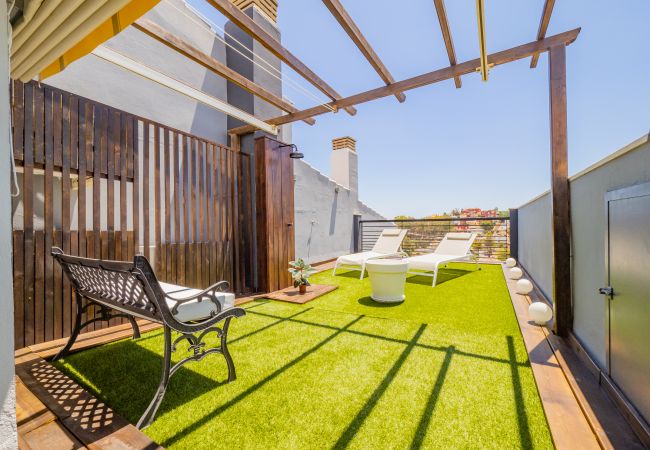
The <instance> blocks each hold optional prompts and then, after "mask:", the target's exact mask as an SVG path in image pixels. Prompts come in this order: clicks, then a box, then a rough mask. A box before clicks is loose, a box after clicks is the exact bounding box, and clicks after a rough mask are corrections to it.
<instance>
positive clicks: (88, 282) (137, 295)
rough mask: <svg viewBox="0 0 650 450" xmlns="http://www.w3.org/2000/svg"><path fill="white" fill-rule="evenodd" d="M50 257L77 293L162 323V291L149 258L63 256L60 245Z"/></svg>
mask: <svg viewBox="0 0 650 450" xmlns="http://www.w3.org/2000/svg"><path fill="white" fill-rule="evenodd" d="M52 256H53V257H54V258H55V259H56V260H57V261H58V262H59V264H61V267H62V269H63V271H64V272H65V273H66V274H67V276H68V277H69V278H70V281H71V283H72V285H73V287H74V288H75V290H76V291H77V293H78V294H80V295H82V296H84V297H87V298H89V299H91V300H93V301H95V302H97V303H100V304H103V305H105V306H108V307H110V308H113V309H115V310H118V311H122V312H125V313H127V314H131V315H134V316H138V317H141V318H144V319H148V320H153V321H155V322H159V323H163V322H164V318H163V317H164V315H166V314H163V312H162V311H161V307H160V305H163V304H165V300H164V293H163V292H162V289H161V288H160V285H159V284H158V281H157V279H156V276H155V274H154V272H153V269H152V268H151V266H150V265H149V261H147V259H146V258H145V257H144V256H141V255H137V256H135V258H134V260H133V262H127V261H105V260H98V259H91V258H82V257H80V256H71V255H65V254H63V252H62V251H61V249H59V248H56V247H55V248H53V249H52Z"/></svg>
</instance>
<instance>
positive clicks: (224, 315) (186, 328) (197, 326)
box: [167, 306, 246, 333]
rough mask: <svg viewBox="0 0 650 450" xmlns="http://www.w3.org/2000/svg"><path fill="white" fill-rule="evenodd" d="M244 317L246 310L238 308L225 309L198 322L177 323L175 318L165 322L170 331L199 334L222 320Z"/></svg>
mask: <svg viewBox="0 0 650 450" xmlns="http://www.w3.org/2000/svg"><path fill="white" fill-rule="evenodd" d="M245 315H246V310H245V309H244V308H240V307H238V306H234V307H232V308H227V309H225V310H223V311H221V312H219V313H217V314H216V315H214V316H212V317H210V318H209V319H205V320H202V321H200V322H191V323H186V322H179V321H178V320H176V319H175V318H174V319H172V321H167V325H168V326H169V327H171V328H172V329H174V330H176V331H178V332H180V333H197V332H201V331H203V330H205V329H207V328H210V327H211V326H212V325H215V324H217V323H219V322H221V321H223V320H226V319H228V318H232V317H236V318H237V317H243V316H245Z"/></svg>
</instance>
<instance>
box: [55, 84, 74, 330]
mask: <svg viewBox="0 0 650 450" xmlns="http://www.w3.org/2000/svg"><path fill="white" fill-rule="evenodd" d="M76 108H77V100H76V97H74V96H72V95H68V94H66V95H64V96H63V142H62V144H63V153H62V155H61V245H62V247H61V249H62V250H63V252H64V253H67V254H70V220H71V218H70V186H71V183H70V156H71V153H72V145H75V146H76V145H77V138H76V136H74V134H75V133H76V132H77V126H76V123H75V122H76V120H77V115H76ZM73 136H74V137H73ZM56 266H59V265H58V264H56ZM58 276H59V277H61V279H62V283H63V292H62V298H63V301H62V308H63V312H62V322H63V323H62V330H61V334H62V337H63V336H69V335H70V324H71V320H72V315H71V312H72V310H71V306H72V302H71V300H72V289H71V286H70V281H69V280H68V277H66V276H65V275H64V274H63V273H62V272H61V270H60V267H59V275H58Z"/></svg>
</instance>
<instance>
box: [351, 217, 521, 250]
mask: <svg viewBox="0 0 650 450" xmlns="http://www.w3.org/2000/svg"><path fill="white" fill-rule="evenodd" d="M387 228H388V229H394V228H402V229H407V230H408V232H407V234H406V237H405V238H404V241H403V242H402V250H403V251H405V252H406V253H408V254H409V255H420V254H423V253H431V252H433V251H434V250H435V249H436V247H437V246H438V244H439V243H440V241H441V240H442V239H443V238H444V237H445V234H447V233H450V232H465V233H478V237H477V238H476V240H475V241H474V245H472V253H473V254H474V255H475V256H476V257H478V258H479V259H482V260H495V259H496V260H504V259H506V258H507V257H508V254H509V252H510V219H509V218H508V217H463V218H451V217H450V218H442V219H400V220H361V221H359V234H358V236H359V242H358V243H357V245H358V250H359V251H368V250H371V249H372V247H373V245H375V242H376V241H377V239H378V238H379V235H380V234H381V232H382V230H384V229H387Z"/></svg>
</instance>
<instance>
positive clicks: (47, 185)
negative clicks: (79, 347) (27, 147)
mask: <svg viewBox="0 0 650 450" xmlns="http://www.w3.org/2000/svg"><path fill="white" fill-rule="evenodd" d="M44 91H45V92H44V93H45V137H44V140H45V176H44V190H43V191H44V205H43V210H44V214H43V216H44V217H43V219H44V220H43V223H44V228H43V231H44V247H43V255H42V259H40V258H39V260H38V261H39V263H40V264H45V286H44V290H45V311H44V316H43V320H44V327H45V330H44V339H45V340H46V341H50V340H52V339H53V338H54V273H53V271H54V264H53V259H52V257H51V256H50V252H51V251H52V233H53V232H54V130H53V122H54V118H53V117H52V115H53V108H54V105H53V99H52V97H53V93H52V91H51V89H49V88H48V87H45V90H44Z"/></svg>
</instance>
